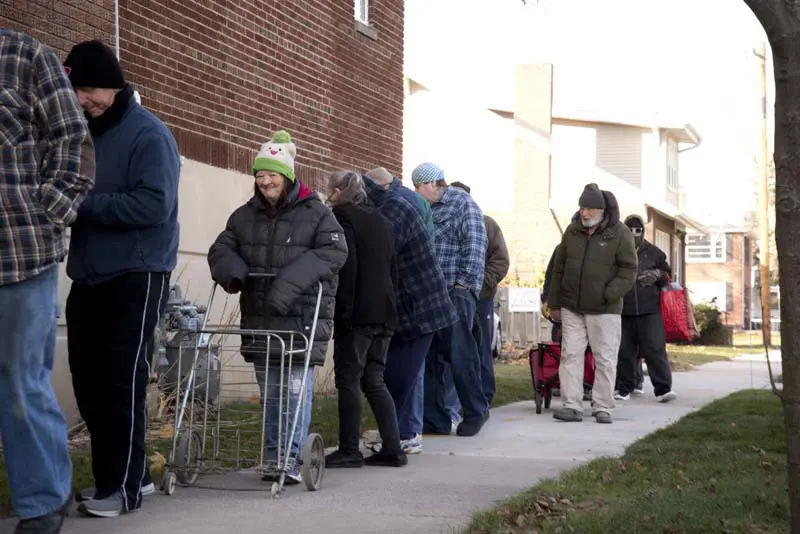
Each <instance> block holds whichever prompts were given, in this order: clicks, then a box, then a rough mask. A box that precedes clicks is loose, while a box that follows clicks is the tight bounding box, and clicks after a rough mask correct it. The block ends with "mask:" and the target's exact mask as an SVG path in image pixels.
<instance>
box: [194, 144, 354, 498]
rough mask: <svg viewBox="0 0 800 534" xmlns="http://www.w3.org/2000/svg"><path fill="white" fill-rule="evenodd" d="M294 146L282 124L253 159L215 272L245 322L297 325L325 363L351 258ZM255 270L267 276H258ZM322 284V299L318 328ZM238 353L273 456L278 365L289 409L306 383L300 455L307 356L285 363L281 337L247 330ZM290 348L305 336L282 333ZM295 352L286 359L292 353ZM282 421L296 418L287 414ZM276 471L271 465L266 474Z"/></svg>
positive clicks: (213, 259) (293, 475) (297, 442)
mask: <svg viewBox="0 0 800 534" xmlns="http://www.w3.org/2000/svg"><path fill="white" fill-rule="evenodd" d="M295 151H296V149H295V145H294V143H293V142H292V139H291V137H290V136H289V133H288V132H285V131H279V132H276V133H275V135H274V136H273V137H272V140H271V141H269V142H267V143H264V145H262V147H261V150H260V151H259V153H258V155H257V156H256V159H255V162H254V163H253V174H254V175H255V179H256V183H255V194H254V195H253V197H252V198H251V199H250V200H249V201H248V202H247V203H246V204H244V205H243V206H241V207H239V208H238V209H237V210H236V211H234V212H233V214H232V215H231V216H230V218H229V219H228V223H227V225H226V226H225V230H223V231H222V233H221V234H220V235H219V237H217V239H216V241H215V242H214V244H213V245H211V248H210V250H209V251H208V264H209V267H210V268H211V277H212V278H213V279H214V281H215V282H217V283H218V284H219V285H220V286H221V287H222V288H223V289H224V290H225V291H227V292H228V293H239V292H241V296H240V298H239V307H240V311H241V327H242V329H245V330H278V331H289V332H300V333H302V334H304V335H305V336H309V337H310V336H311V335H312V332H314V339H312V340H311V342H312V343H313V345H312V350H311V359H310V364H311V365H312V366H320V365H323V364H324V363H325V352H326V349H327V345H328V341H330V339H331V335H332V333H333V315H334V307H335V298H336V290H337V286H338V273H339V270H340V269H341V268H342V266H343V265H344V263H345V261H346V259H347V245H346V242H345V238H344V235H343V233H342V228H341V226H339V223H338V222H336V218H335V217H334V216H333V213H332V212H331V210H330V209H328V207H327V206H325V205H324V204H323V203H322V202H321V201H320V199H319V196H318V195H317V194H316V193H314V192H313V191H312V190H311V189H309V188H308V187H307V186H306V185H305V184H303V183H302V182H301V181H299V180H298V179H297V178H296V177H295V174H294V157H295ZM253 273H260V274H264V273H265V274H268V275H270V276H268V277H264V276H259V277H253V276H250V275H251V274H253ZM319 283H321V284H322V303H321V306H320V309H319V320H318V322H317V325H316V330H315V331H314V324H313V323H314V313H315V310H316V306H317V296H318V288H319V285H318V284H319ZM241 337H242V343H241V353H242V356H243V357H244V359H245V361H247V362H250V363H252V364H253V365H254V366H255V371H256V380H257V382H258V385H259V387H260V389H261V398H262V402H266V404H267V408H266V414H265V417H266V420H265V422H264V425H265V429H266V430H265V434H266V435H265V442H266V449H267V450H266V452H267V459H268V466H269V465H270V464H269V462H270V461H274V458H275V454H276V450H277V435H278V417H279V406H278V398H279V397H278V393H279V391H278V388H279V385H280V379H281V368H284V369H285V370H286V376H284V383H288V384H292V389H291V395H290V399H289V409H288V410H284V413H286V412H288V413H289V414H292V413H294V411H295V406H296V405H297V402H298V401H299V400H300V398H301V394H302V391H303V389H302V388H303V387H305V392H306V393H305V394H306V396H307V402H306V405H305V409H306V412H305V414H306V415H305V426H306V427H305V428H303V429H299V431H298V432H297V433H296V434H295V436H293V437H294V439H293V442H292V448H291V452H290V454H292V455H297V454H298V451H299V450H301V448H302V444H303V442H304V441H305V437H306V435H307V434H308V424H309V422H310V420H311V391H312V383H313V367H309V368H308V372H306V368H305V365H304V363H305V362H304V358H303V357H302V356H298V355H293V356H289V355H287V356H286V360H285V361H284V362H283V365H281V363H282V362H281V343H279V342H278V341H277V340H275V339H273V338H270V339H268V340H267V339H262V338H259V337H257V336H253V335H249V334H243V335H242V336H241ZM283 337H284V342H285V345H286V347H289V344H290V343H291V342H294V347H295V348H298V345H302V344H303V343H304V341H302V340H301V338H300V337H299V336H296V335H295V336H293V338H294V339H292V337H290V336H289V335H284V336H283ZM290 357H291V358H292V360H291V361H289V360H288V359H289V358H290ZM283 419H284V421H283V428H284V429H285V428H291V424H292V418H291V417H287V416H286V415H284V417H283ZM275 477H276V472H275V471H271V470H269V469H268V472H267V473H265V475H264V479H265V480H273V479H274V478H275ZM286 480H287V483H292V482H300V468H299V465H297V466H296V469H295V470H294V471H292V472H290V473H288V477H287V479H286Z"/></svg>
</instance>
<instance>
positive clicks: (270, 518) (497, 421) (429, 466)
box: [0, 357, 780, 534]
mask: <svg viewBox="0 0 800 534" xmlns="http://www.w3.org/2000/svg"><path fill="white" fill-rule="evenodd" d="M773 365H774V366H776V367H777V368H776V369H775V371H776V373H780V365H779V364H773ZM767 376H768V375H767V369H766V365H765V363H764V361H763V357H762V358H760V359H759V358H757V357H750V358H747V357H746V358H742V359H739V360H734V361H731V362H719V363H713V364H709V365H705V366H703V367H701V368H699V369H697V370H694V371H690V372H685V373H676V374H675V375H674V382H675V385H674V389H675V391H676V392H677V393H678V395H679V398H678V400H677V401H675V402H674V403H671V404H666V405H661V404H658V403H656V402H655V399H654V398H653V396H652V391H648V393H647V395H646V396H645V397H642V398H638V399H633V400H631V401H627V402H625V403H620V406H619V407H618V409H617V410H616V412H615V414H614V417H615V420H614V424H613V425H598V424H596V423H594V420H593V419H591V418H588V417H587V418H586V420H585V421H584V422H583V423H582V424H576V423H557V422H555V421H554V420H553V418H552V414H551V412H550V411H549V410H546V411H545V412H544V413H542V414H541V415H536V413H535V411H534V405H533V402H523V403H517V404H514V405H510V406H506V407H503V408H498V409H496V410H493V411H492V418H491V419H490V421H489V423H487V425H486V427H485V428H484V430H483V431H482V432H481V433H480V435H478V436H476V437H474V438H458V437H449V436H445V437H429V438H425V450H424V452H423V454H420V455H417V456H413V457H411V458H410V463H409V466H408V467H406V468H402V469H390V468H364V469H355V470H329V471H327V472H326V474H325V479H324V480H323V485H322V488H321V489H320V491H318V492H315V493H310V492H307V491H306V490H305V489H302V488H298V487H290V488H288V489H287V491H286V492H285V494H284V496H283V497H282V498H281V499H279V500H274V501H273V500H271V499H270V498H269V493H268V486H266V485H262V484H261V483H260V481H258V479H257V477H256V476H255V475H254V474H252V473H238V474H231V475H227V476H224V477H205V478H202V477H201V479H200V481H199V482H198V484H199V485H203V486H218V487H222V488H238V489H250V490H254V491H231V490H230V489H228V490H220V489H214V490H211V489H202V488H199V487H194V488H184V487H179V488H178V489H177V491H176V493H175V494H174V495H173V496H171V497H166V496H164V495H163V494H161V493H159V494H158V495H157V496H155V497H151V498H149V499H148V500H146V501H145V506H144V507H143V509H142V511H140V512H138V513H136V514H132V515H129V516H124V517H120V518H117V519H103V520H100V519H87V518H82V517H72V518H70V519H69V520H68V522H67V524H66V526H65V529H64V534H95V533H96V534H100V533H103V534H106V533H109V532H113V533H114V534H134V533H141V532H165V533H169V534H200V533H202V534H206V533H208V534H211V533H225V534H231V533H236V534H250V533H262V532H292V533H293V534H300V533H306V532H308V533H316V532H325V533H329V534H336V533H342V534H344V533H346V534H350V533H352V532H359V533H412V532H413V533H418V532H425V533H448V532H455V531H457V529H458V527H459V526H462V525H464V524H465V523H466V522H468V521H469V519H470V516H471V514H472V513H474V512H475V511H478V510H481V509H485V508H487V507H489V506H491V505H492V504H494V503H495V502H497V501H499V500H502V499H505V498H507V497H509V496H511V495H514V494H516V493H519V492H520V491H522V490H524V489H527V488H529V487H530V486H532V485H534V484H536V482H537V481H539V480H541V479H542V478H547V477H553V476H556V475H558V474H559V473H560V472H562V471H564V470H567V469H570V468H572V467H575V466H577V465H580V464H582V463H584V462H586V461H588V460H590V459H592V458H596V457H598V456H604V455H620V454H622V452H623V451H624V449H625V447H626V446H627V445H629V444H630V443H631V442H633V441H635V440H637V439H639V438H640V437H642V436H644V435H646V434H648V433H650V432H652V431H654V430H656V429H658V428H661V427H663V426H666V425H668V424H670V423H672V422H674V421H676V420H677V419H679V418H680V417H682V416H683V415H685V414H687V413H689V412H691V411H693V410H695V409H697V408H699V407H701V406H703V405H704V404H707V403H708V402H711V401H712V400H714V399H717V398H720V397H723V396H725V395H727V394H729V393H731V392H734V391H737V390H741V389H747V388H764V387H766V386H767V385H768V378H767ZM554 401H557V399H554ZM554 404H555V402H554ZM587 414H588V407H587ZM255 490H264V491H255ZM12 526H13V522H7V523H0V532H10V531H11V527H12Z"/></svg>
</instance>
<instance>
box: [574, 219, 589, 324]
mask: <svg viewBox="0 0 800 534" xmlns="http://www.w3.org/2000/svg"><path fill="white" fill-rule="evenodd" d="M592 235H593V234H586V248H584V249H583V258H581V272H580V275H579V276H578V309H577V310H576V311H577V312H578V313H580V309H581V293H582V292H583V267H584V266H585V265H586V256H587V255H588V254H589V245H590V244H591V242H592Z"/></svg>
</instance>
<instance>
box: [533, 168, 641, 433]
mask: <svg viewBox="0 0 800 534" xmlns="http://www.w3.org/2000/svg"><path fill="white" fill-rule="evenodd" d="M578 205H579V206H580V211H579V215H580V220H579V221H577V222H573V223H571V224H570V225H569V226H568V227H567V229H566V231H565V232H564V236H563V238H562V240H561V245H560V246H559V247H558V249H557V253H556V258H555V260H554V262H553V278H552V280H551V282H550V292H549V294H548V303H549V305H550V310H551V311H550V314H551V316H552V317H553V319H554V320H556V321H558V320H560V321H561V323H562V334H561V335H562V340H561V343H562V345H561V363H560V365H559V370H558V375H559V382H560V384H561V399H562V401H563V407H562V408H560V409H558V410H556V411H555V413H554V414H553V416H554V418H555V419H558V420H561V421H576V422H577V421H581V420H582V419H583V387H582V381H583V369H584V356H585V351H586V345H587V342H588V344H589V345H591V347H592V354H593V355H594V358H595V364H596V369H597V370H596V374H595V382H594V387H593V390H592V411H593V413H592V415H593V416H594V417H595V420H596V421H597V422H598V423H611V422H612V420H611V410H612V409H613V407H614V395H613V392H614V384H615V380H616V374H617V357H618V353H619V345H620V337H621V330H622V324H621V319H620V314H621V313H622V298H623V297H624V296H625V294H626V293H627V292H628V290H629V289H630V288H631V286H632V285H633V283H634V281H635V279H636V248H635V245H634V241H633V235H632V234H631V231H630V229H628V227H627V226H625V225H624V224H623V223H622V221H620V220H619V204H618V203H617V199H616V198H615V197H614V195H613V194H611V193H610V192H608V191H601V190H600V188H598V187H597V184H588V185H587V186H586V187H585V188H584V190H583V193H582V194H581V196H580V199H579V201H578Z"/></svg>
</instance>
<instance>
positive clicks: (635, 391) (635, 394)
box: [631, 389, 644, 397]
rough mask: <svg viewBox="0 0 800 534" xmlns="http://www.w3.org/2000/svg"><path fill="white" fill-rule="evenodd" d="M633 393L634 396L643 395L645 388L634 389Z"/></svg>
mask: <svg viewBox="0 0 800 534" xmlns="http://www.w3.org/2000/svg"><path fill="white" fill-rule="evenodd" d="M631 395H633V396H634V397H641V396H642V395H644V390H643V389H634V390H633V391H632V392H631Z"/></svg>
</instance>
